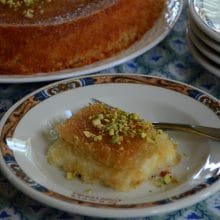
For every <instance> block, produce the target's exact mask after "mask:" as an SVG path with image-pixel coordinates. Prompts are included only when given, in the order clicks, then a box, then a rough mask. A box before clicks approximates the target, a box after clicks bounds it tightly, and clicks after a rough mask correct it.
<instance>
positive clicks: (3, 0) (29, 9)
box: [0, 0, 52, 19]
mask: <svg viewBox="0 0 220 220" xmlns="http://www.w3.org/2000/svg"><path fill="white" fill-rule="evenodd" d="M51 1H52V0H0V5H1V4H2V5H4V6H6V7H8V8H10V9H12V10H14V11H17V10H18V9H20V8H22V9H23V12H22V13H23V16H24V17H25V18H29V19H31V18H33V17H34V14H35V12H36V10H38V11H39V13H41V14H42V13H43V12H44V10H43V6H44V4H45V3H50V2H51Z"/></svg>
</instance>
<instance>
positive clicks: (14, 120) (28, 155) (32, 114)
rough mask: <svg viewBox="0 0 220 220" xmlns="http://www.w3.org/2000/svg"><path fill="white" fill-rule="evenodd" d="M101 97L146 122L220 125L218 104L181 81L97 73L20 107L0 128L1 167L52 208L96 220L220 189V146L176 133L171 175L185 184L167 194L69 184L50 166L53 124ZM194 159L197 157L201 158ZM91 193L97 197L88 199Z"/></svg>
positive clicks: (147, 187)
mask: <svg viewBox="0 0 220 220" xmlns="http://www.w3.org/2000/svg"><path fill="white" fill-rule="evenodd" d="M92 97H95V98H98V99H100V100H102V101H105V102H107V103H109V104H111V105H114V106H118V107H121V108H123V109H124V110H127V111H131V112H137V113H140V114H141V115H142V117H144V118H146V119H148V120H152V121H154V120H156V121H170V122H182V123H194V124H200V125H206V126H213V127H219V126H220V102H219V101H218V100H216V99H215V98H213V97H212V96H210V95H208V94H206V93H205V92H203V91H200V90H198V89H196V88H193V87H190V86H188V85H186V84H180V83H178V82H175V81H168V80H165V79H162V78H155V77H150V76H143V75H124V74H123V75H103V76H101V75H99V76H98V75H97V76H89V77H85V78H80V79H69V80H65V81H61V82H57V83H55V84H50V85H48V86H46V87H44V88H42V89H39V90H37V91H35V92H34V93H31V94H30V95H28V96H26V97H25V98H23V99H22V100H20V101H19V102H18V103H16V104H15V105H14V106H13V107H12V108H11V109H10V110H9V111H8V112H7V113H6V114H5V115H4V117H3V119H2V120H1V123H0V133H1V144H0V149H1V151H0V152H1V153H0V165H1V168H2V171H3V172H4V174H5V175H6V176H7V177H8V179H9V180H10V181H11V182H12V183H13V184H14V185H15V186H16V187H18V188H19V189H20V190H21V191H23V192H24V193H26V194H28V195H29V196H31V197H33V198H35V199H37V200H39V201H41V202H43V203H46V204H48V205H50V206H53V207H56V208H58V209H62V210H65V211H68V212H73V213H78V214H82V215H87V216H96V217H117V218H120V217H137V216H148V215H154V214H161V213H164V212H168V211H172V210H176V209H180V208H183V207H186V206H189V205H191V204H193V203H196V202H198V201H200V200H202V199H205V198H206V197H208V196H209V195H211V194H213V193H215V192H216V191H218V190H219V189H220V178H219V177H220V170H219V169H220V163H219V161H220V146H219V145H220V143H219V142H212V141H209V140H208V139H204V138H201V137H197V136H193V135H190V134H185V133H178V132H170V136H171V137H172V138H174V139H175V140H176V141H177V142H178V143H179V147H178V151H179V153H180V154H181V155H182V160H181V162H180V164H179V165H178V166H177V167H176V168H175V169H174V170H173V171H172V172H173V173H174V174H175V175H176V176H177V178H178V179H179V181H180V183H179V184H178V185H175V186H174V185H168V186H164V187H161V188H158V187H155V186H153V185H152V184H151V183H149V182H146V183H144V184H143V185H141V186H140V187H138V188H137V189H135V190H133V191H131V192H126V193H125V192H116V191H114V190H111V189H110V188H107V187H103V186H101V185H98V184H93V185H91V184H85V183H83V182H81V181H80V180H78V179H77V178H76V179H74V180H73V181H68V180H66V179H65V178H64V177H63V173H62V172H61V171H60V170H58V169H57V168H55V167H53V166H51V165H49V164H48V163H47V161H46V156H45V155H46V151H47V149H48V146H49V143H48V140H47V139H46V138H45V136H44V132H45V131H47V130H48V126H49V125H50V123H51V122H52V123H53V122H54V121H56V120H60V119H61V118H68V117H70V115H71V114H72V113H74V112H75V111H77V110H79V109H80V108H81V107H83V106H85V105H86V104H88V103H89V102H90V101H91V98H92ZM195 155H196V156H195ZM86 189H91V190H92V193H91V194H87V193H86V192H85V190H86Z"/></svg>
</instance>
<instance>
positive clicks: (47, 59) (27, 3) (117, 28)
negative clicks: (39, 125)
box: [0, 0, 164, 74]
mask: <svg viewBox="0 0 220 220" xmlns="http://www.w3.org/2000/svg"><path fill="white" fill-rule="evenodd" d="M163 8H164V0H157V1H155V0H0V74H33V73H40V72H52V71H58V70H63V69H67V68H74V67H80V66H83V65H87V64H91V63H93V62H95V61H98V60H101V59H104V58H107V57H109V56H111V55H113V54H115V53H117V52H118V51H120V50H123V49H125V48H127V47H129V46H130V45H131V44H132V43H134V42H135V41H136V40H138V39H140V38H141V37H142V35H143V34H144V33H145V32H146V31H147V30H149V29H150V28H151V27H152V26H153V24H154V22H155V21H156V19H157V18H158V17H159V16H160V14H161V12H162V10H163Z"/></svg>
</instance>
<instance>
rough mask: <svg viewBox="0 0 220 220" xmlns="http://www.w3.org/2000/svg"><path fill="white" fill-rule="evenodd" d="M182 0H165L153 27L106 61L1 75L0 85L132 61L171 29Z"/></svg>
mask: <svg viewBox="0 0 220 220" xmlns="http://www.w3.org/2000/svg"><path fill="white" fill-rule="evenodd" d="M182 7H183V0H166V7H165V9H164V11H163V13H162V15H161V16H160V18H159V19H158V20H157V21H156V23H155V25H154V26H153V27H152V28H151V29H150V30H149V31H148V32H146V33H145V35H144V36H143V37H142V38H141V39H140V40H139V41H137V42H136V43H134V44H133V45H131V46H130V47H129V48H128V49H125V50H123V51H121V52H119V53H117V54H115V55H113V56H112V57H110V58H108V59H104V60H101V61H99V62H95V63H93V64H91V65H86V66H83V67H80V68H74V69H66V70H63V71H58V72H52V73H38V74H32V75H1V76H0V83H18V82H40V81H50V80H58V79H64V78H69V77H71V76H81V75H85V74H89V73H94V72H98V71H101V70H103V69H107V68H110V67H113V66H116V65H119V64H121V63H123V62H126V61H128V60H130V59H133V58H135V57H137V56H139V55H141V54H143V53H145V52H146V51H148V50H150V49H151V48H153V47H154V46H155V45H157V44H158V43H159V42H160V41H162V40H163V39H164V38H165V37H166V36H167V35H168V33H169V32H170V31H171V29H172V28H173V26H174V24H175V23H176V21H177V19H178V18H179V15H180V13H181V11H182Z"/></svg>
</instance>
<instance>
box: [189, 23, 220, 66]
mask: <svg viewBox="0 0 220 220" xmlns="http://www.w3.org/2000/svg"><path fill="white" fill-rule="evenodd" d="M188 34H189V37H190V39H191V40H192V43H193V44H194V45H195V46H196V48H197V49H198V50H199V51H200V52H201V53H202V54H203V55H204V56H206V57H207V58H208V59H210V60H212V61H213V62H215V63H216V64H218V65H220V53H218V52H216V51H214V50H212V48H210V47H209V46H208V45H206V44H205V43H203V41H201V40H200V39H199V38H198V37H197V36H196V35H195V34H194V32H193V30H192V29H191V27H190V26H189V28H188Z"/></svg>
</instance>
